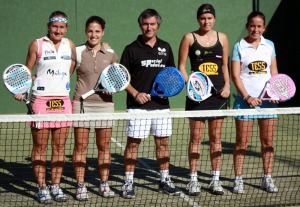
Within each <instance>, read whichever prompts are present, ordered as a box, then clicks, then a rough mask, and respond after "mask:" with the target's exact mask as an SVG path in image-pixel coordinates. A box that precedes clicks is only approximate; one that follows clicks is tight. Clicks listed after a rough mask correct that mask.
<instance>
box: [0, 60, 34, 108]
mask: <svg viewBox="0 0 300 207" xmlns="http://www.w3.org/2000/svg"><path fill="white" fill-rule="evenodd" d="M2 78H3V82H4V85H5V86H6V88H7V90H9V91H10V92H11V93H12V94H19V93H21V94H25V97H24V99H23V101H24V102H25V103H26V106H27V109H28V114H34V113H33V110H32V108H31V104H30V100H29V93H30V88H31V85H32V78H31V72H30V70H29V69H28V68H27V67H26V66H25V65H22V64H13V65H10V66H8V67H7V68H6V69H5V70H4V72H3V76H2Z"/></svg>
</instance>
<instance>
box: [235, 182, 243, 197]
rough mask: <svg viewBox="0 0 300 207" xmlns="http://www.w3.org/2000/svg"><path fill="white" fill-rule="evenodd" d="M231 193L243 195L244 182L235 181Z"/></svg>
mask: <svg viewBox="0 0 300 207" xmlns="http://www.w3.org/2000/svg"><path fill="white" fill-rule="evenodd" d="M233 193H236V194H243V193H244V181H243V180H242V179H235V180H234V182H233Z"/></svg>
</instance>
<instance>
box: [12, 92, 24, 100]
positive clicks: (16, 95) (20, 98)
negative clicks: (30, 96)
mask: <svg viewBox="0 0 300 207" xmlns="http://www.w3.org/2000/svg"><path fill="white" fill-rule="evenodd" d="M24 97H25V95H24V94H22V93H18V94H15V95H14V99H16V100H18V101H23V100H24Z"/></svg>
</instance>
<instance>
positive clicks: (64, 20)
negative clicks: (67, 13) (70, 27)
mask: <svg viewBox="0 0 300 207" xmlns="http://www.w3.org/2000/svg"><path fill="white" fill-rule="evenodd" d="M48 22H63V23H66V24H67V23H68V20H67V18H63V17H52V18H50V19H49V21H48Z"/></svg>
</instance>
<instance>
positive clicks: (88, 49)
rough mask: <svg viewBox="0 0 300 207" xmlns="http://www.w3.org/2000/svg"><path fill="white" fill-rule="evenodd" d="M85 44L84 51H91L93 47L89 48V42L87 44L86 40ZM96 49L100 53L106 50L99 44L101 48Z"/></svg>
mask: <svg viewBox="0 0 300 207" xmlns="http://www.w3.org/2000/svg"><path fill="white" fill-rule="evenodd" d="M85 46H86V52H89V51H91V50H92V49H93V48H91V47H90V46H89V44H88V42H86V43H85ZM98 51H100V52H102V53H106V51H105V49H104V47H103V46H102V45H101V48H100V50H98Z"/></svg>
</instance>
